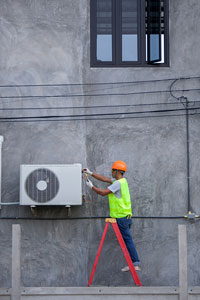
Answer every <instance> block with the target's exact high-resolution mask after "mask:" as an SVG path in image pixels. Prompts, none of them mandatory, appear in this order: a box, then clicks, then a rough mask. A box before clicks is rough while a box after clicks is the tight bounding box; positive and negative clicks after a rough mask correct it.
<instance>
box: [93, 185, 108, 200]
mask: <svg viewBox="0 0 200 300" xmlns="http://www.w3.org/2000/svg"><path fill="white" fill-rule="evenodd" d="M92 189H93V191H95V192H96V193H97V194H99V195H101V196H103V197H104V196H106V195H108V194H110V193H112V192H111V191H110V190H109V189H106V190H102V189H100V188H98V187H96V186H94V185H93V187H92Z"/></svg>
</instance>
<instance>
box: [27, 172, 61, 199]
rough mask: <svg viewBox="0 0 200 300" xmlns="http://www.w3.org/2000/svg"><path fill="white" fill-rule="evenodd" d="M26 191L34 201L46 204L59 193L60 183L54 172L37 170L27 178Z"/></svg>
mask: <svg viewBox="0 0 200 300" xmlns="http://www.w3.org/2000/svg"><path fill="white" fill-rule="evenodd" d="M25 190H26V193H27V194H28V196H29V197H30V198H31V199H32V200H33V201H35V202H37V203H45V202H48V201H51V200H52V199H53V198H54V197H55V196H56V194H57V193H58V190H59V181H58V178H57V177H56V175H55V174H54V173H53V172H52V171H50V170H48V169H45V168H41V169H37V170H34V171H33V172H32V173H30V174H29V175H28V177H27V178H26V182H25Z"/></svg>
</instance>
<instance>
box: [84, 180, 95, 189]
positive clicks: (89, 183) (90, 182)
mask: <svg viewBox="0 0 200 300" xmlns="http://www.w3.org/2000/svg"><path fill="white" fill-rule="evenodd" d="M86 184H87V186H89V188H91V189H92V187H93V186H94V185H93V183H92V181H91V180H89V179H87V180H86Z"/></svg>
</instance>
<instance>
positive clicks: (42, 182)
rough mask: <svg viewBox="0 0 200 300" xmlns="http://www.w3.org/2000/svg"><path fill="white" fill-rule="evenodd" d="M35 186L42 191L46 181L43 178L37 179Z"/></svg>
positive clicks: (45, 186) (44, 188)
mask: <svg viewBox="0 0 200 300" xmlns="http://www.w3.org/2000/svg"><path fill="white" fill-rule="evenodd" d="M36 186H37V188H38V190H40V191H44V190H46V188H47V183H46V181H44V180H40V181H38V183H37V185H36Z"/></svg>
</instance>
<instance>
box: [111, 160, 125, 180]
mask: <svg viewBox="0 0 200 300" xmlns="http://www.w3.org/2000/svg"><path fill="white" fill-rule="evenodd" d="M126 170H127V166H126V164H125V162H123V161H121V160H116V161H115V162H114V164H113V165H112V176H113V178H116V177H117V174H119V173H120V174H121V175H122V176H123V175H124V173H125V172H126Z"/></svg>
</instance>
